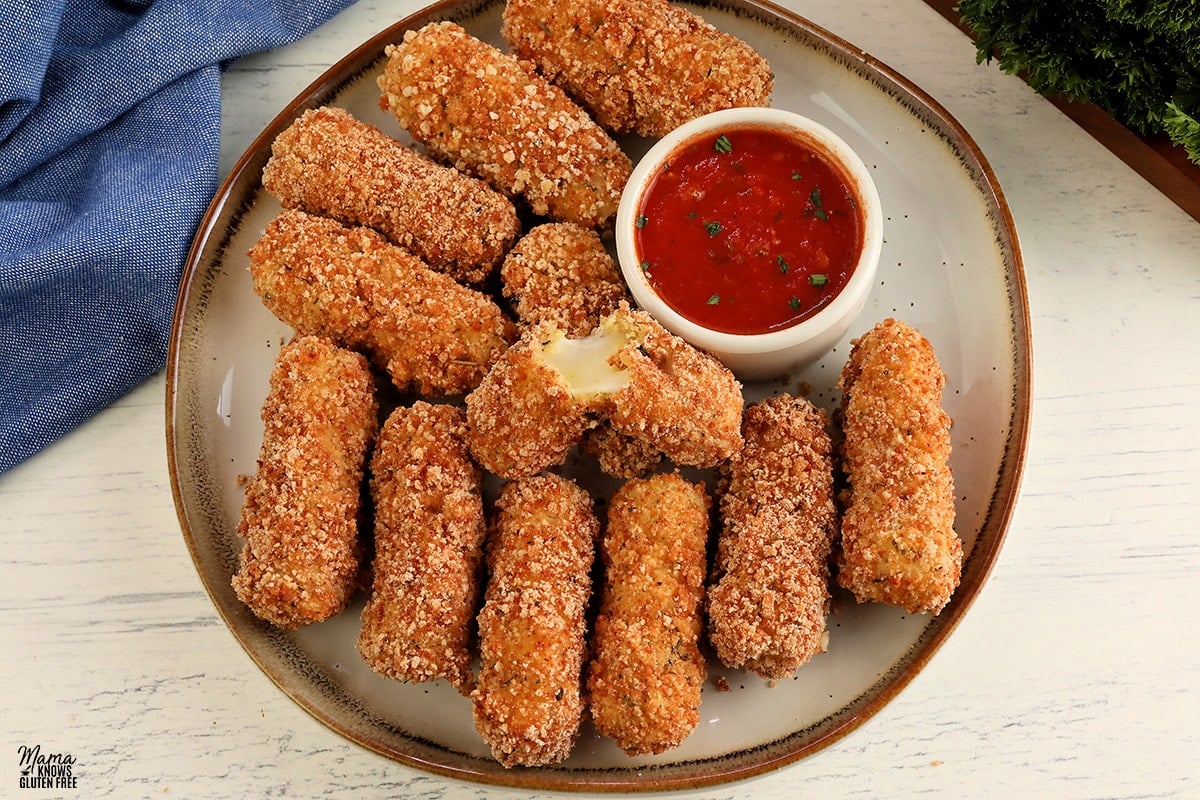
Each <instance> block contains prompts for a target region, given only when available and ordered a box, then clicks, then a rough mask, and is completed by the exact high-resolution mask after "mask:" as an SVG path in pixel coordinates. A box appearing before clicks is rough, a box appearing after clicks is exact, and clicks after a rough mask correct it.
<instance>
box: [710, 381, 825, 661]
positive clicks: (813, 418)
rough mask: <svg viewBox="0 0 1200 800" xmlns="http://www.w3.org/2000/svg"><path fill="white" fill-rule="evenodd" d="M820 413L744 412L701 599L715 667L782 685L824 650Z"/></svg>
mask: <svg viewBox="0 0 1200 800" xmlns="http://www.w3.org/2000/svg"><path fill="white" fill-rule="evenodd" d="M827 424H828V421H827V419H826V416H825V414H824V412H822V411H821V410H820V409H818V408H816V407H815V406H813V404H812V403H810V402H808V401H807V400H804V399H801V398H798V397H793V396H791V395H776V396H774V397H770V398H768V399H766V400H763V401H760V402H758V403H756V404H754V405H752V406H750V407H749V408H747V409H746V413H745V416H744V418H743V421H742V436H743V438H744V440H745V444H744V446H743V447H742V449H741V450H740V451H739V452H737V453H735V454H734V455H733V457H732V458H730V459H729V461H728V462H726V463H725V464H724V465H723V466H722V467H721V468H720V470H719V476H720V481H719V482H720V487H719V492H720V494H721V499H720V509H721V518H722V529H721V534H720V537H719V539H718V541H717V553H716V558H715V559H714V569H713V573H714V579H713V581H712V585H711V586H710V587H709V590H708V596H707V598H706V602H707V606H708V620H709V627H708V638H709V641H710V642H711V643H712V645H713V648H714V649H715V650H716V652H717V657H718V658H719V659H720V660H721V663H723V664H725V665H726V666H729V667H743V666H744V667H746V668H747V669H749V670H751V671H753V672H755V673H757V674H758V675H760V676H762V677H764V678H784V677H786V676H788V675H790V674H791V673H793V672H794V671H795V670H796V669H797V668H798V667H800V666H801V665H802V664H804V663H805V662H806V661H808V660H809V659H810V658H812V657H813V656H814V655H816V654H817V653H820V652H822V651H824V650H825V648H826V644H827V641H828V633H827V631H826V619H827V617H828V615H829V603H830V593H829V557H830V551H831V550H832V546H833V539H834V536H835V535H836V533H837V515H836V512H835V509H834V503H833V458H832V451H833V445H832V442H831V441H830V438H829V433H828V431H827Z"/></svg>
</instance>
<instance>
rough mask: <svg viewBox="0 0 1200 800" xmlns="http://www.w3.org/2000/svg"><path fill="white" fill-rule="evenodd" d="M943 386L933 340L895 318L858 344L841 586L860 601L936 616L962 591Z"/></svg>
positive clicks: (846, 374) (845, 377)
mask: <svg viewBox="0 0 1200 800" xmlns="http://www.w3.org/2000/svg"><path fill="white" fill-rule="evenodd" d="M945 382H946V376H945V374H944V373H943V372H942V369H941V367H940V366H939V365H938V362H937V358H936V356H935V354H934V351H933V347H932V346H931V345H930V343H929V341H928V340H927V339H925V337H923V336H922V335H921V334H920V333H919V332H917V331H916V330H915V329H913V328H912V327H910V326H909V325H907V324H906V323H904V322H900V321H898V320H895V319H887V320H884V321H882V322H880V323H879V324H877V325H876V326H875V327H874V328H873V329H872V330H870V331H868V332H867V333H866V334H864V335H862V336H860V337H859V338H858V339H856V340H855V341H854V344H853V347H852V349H851V351H850V357H849V359H848V360H847V362H846V365H845V368H844V369H843V370H842V374H841V377H840V379H839V383H838V385H839V388H841V390H842V393H843V395H842V406H841V409H840V414H841V423H842V430H843V432H844V434H845V442H844V444H843V462H844V470H845V473H846V480H847V483H848V487H847V489H846V500H845V510H844V512H843V516H842V543H841V554H840V556H839V558H838V560H837V566H838V583H839V584H841V585H842V586H843V587H844V588H846V589H849V590H850V591H851V592H853V593H854V595H855V597H856V598H857V599H858V600H859V601H860V602H863V601H868V600H873V601H877V602H882V603H889V604H892V605H897V606H900V607H901V608H904V609H905V610H907V611H909V612H911V613H930V614H937V613H939V612H940V611H941V610H942V608H944V607H945V605H946V603H948V602H949V601H950V597H951V595H952V594H953V593H954V590H955V589H956V588H957V586H958V581H959V578H960V575H961V571H962V558H963V549H962V541H961V540H960V539H959V538H958V536H957V534H955V532H954V478H953V475H952V474H951V471H950V463H949V459H950V425H951V420H950V417H949V415H948V414H947V413H946V412H945V410H944V409H943V408H942V405H941V401H942V389H943V387H944V386H945Z"/></svg>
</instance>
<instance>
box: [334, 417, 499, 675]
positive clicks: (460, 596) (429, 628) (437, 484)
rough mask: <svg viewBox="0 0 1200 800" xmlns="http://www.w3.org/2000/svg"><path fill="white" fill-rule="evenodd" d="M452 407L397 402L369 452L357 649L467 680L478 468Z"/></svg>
mask: <svg viewBox="0 0 1200 800" xmlns="http://www.w3.org/2000/svg"><path fill="white" fill-rule="evenodd" d="M465 427H466V422H465V419H464V416H463V412H462V410H461V409H460V408H458V407H456V406H451V405H441V404H439V405H431V404H429V403H425V402H421V401H418V402H416V403H414V404H413V405H412V406H411V407H404V406H401V407H398V408H397V409H396V410H395V411H393V412H392V413H391V415H389V417H388V419H387V422H385V423H384V426H383V429H382V430H381V431H380V433H379V440H378V442H377V444H376V447H375V454H374V456H373V457H372V459H371V475H372V477H371V497H372V500H373V501H374V504H375V561H374V577H373V579H372V588H371V595H370V597H369V599H368V600H367V604H366V606H365V607H364V608H363V612H362V630H361V632H360V634H359V637H358V651H359V653H360V654H361V655H362V657H363V660H364V661H366V663H367V664H368V665H369V666H370V667H371V669H373V670H375V671H376V672H378V673H380V674H381V675H386V676H388V677H390V678H394V679H396V680H399V681H404V682H408V683H420V682H423V681H430V680H435V679H437V678H444V679H445V680H446V681H448V682H449V683H450V684H451V685H452V686H454V687H455V688H456V689H458V690H459V692H461V693H462V694H464V695H465V694H468V693H469V692H470V691H471V688H472V675H471V660H472V652H471V649H470V648H471V645H472V644H473V623H474V618H475V612H476V610H477V609H478V604H477V601H478V597H479V592H480V588H479V587H480V581H481V578H482V575H481V564H482V561H483V540H484V534H485V526H484V518H483V497H482V490H481V480H482V475H481V473H480V471H479V468H478V467H477V466H476V465H475V463H474V462H473V461H471V458H470V456H469V455H468V453H467V448H466V445H464V444H463V433H464V431H465Z"/></svg>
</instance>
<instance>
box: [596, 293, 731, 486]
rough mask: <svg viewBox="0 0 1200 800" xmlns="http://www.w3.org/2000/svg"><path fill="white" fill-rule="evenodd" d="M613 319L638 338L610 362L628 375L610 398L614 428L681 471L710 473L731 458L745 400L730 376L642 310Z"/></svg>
mask: <svg viewBox="0 0 1200 800" xmlns="http://www.w3.org/2000/svg"><path fill="white" fill-rule="evenodd" d="M616 315H617V320H618V324H620V325H622V326H626V327H629V328H633V329H636V331H637V332H636V333H633V334H631V335H630V338H631V343H630V345H629V346H627V347H625V348H624V349H623V350H622V351H621V352H620V353H618V354H617V356H615V358H614V359H613V360H614V361H615V362H617V364H618V365H619V366H621V367H623V368H624V369H627V370H628V371H629V381H628V383H627V384H626V385H625V387H624V388H623V389H620V390H619V391H617V392H615V393H613V395H612V396H611V398H610V404H611V408H612V410H611V412H610V413H609V420H610V422H611V423H612V426H613V428H615V429H616V430H617V431H618V432H620V433H623V434H626V435H628V436H633V437H635V438H638V439H642V440H644V441H646V442H648V443H649V444H650V445H652V446H653V447H655V448H657V449H659V450H661V451H662V452H663V453H664V454H666V456H667V457H668V458H670V459H671V460H672V461H674V462H675V463H676V464H678V465H680V466H689V467H702V468H708V467H713V466H716V465H717V464H719V463H720V462H721V461H724V460H725V459H726V458H728V457H729V456H731V455H732V454H733V453H735V452H737V451H738V449H739V448H740V447H741V446H742V433H741V421H742V407H743V404H744V402H745V401H744V399H743V397H742V387H741V384H740V383H738V381H737V379H736V378H734V376H733V373H732V372H730V371H729V369H728V368H727V367H726V366H725V365H724V364H722V363H721V362H720V361H718V360H717V359H716V358H714V357H713V356H711V355H709V354H708V353H705V352H702V351H700V350H697V349H696V348H695V347H692V345H690V344H688V343H687V342H685V341H684V340H683V339H681V338H679V337H678V336H675V335H674V334H672V333H670V332H669V331H668V330H667V329H666V328H664V327H663V326H662V325H660V324H659V323H658V322H656V321H655V320H654V319H653V318H651V317H650V316H649V315H648V314H646V313H645V312H643V311H639V310H635V309H634V310H631V309H629V308H628V307H623V308H622V309H620V310H618V311H617V312H616Z"/></svg>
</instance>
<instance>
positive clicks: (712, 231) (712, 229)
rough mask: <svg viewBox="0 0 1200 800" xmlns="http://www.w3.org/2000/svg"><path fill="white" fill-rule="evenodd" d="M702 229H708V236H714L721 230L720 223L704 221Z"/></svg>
mask: <svg viewBox="0 0 1200 800" xmlns="http://www.w3.org/2000/svg"><path fill="white" fill-rule="evenodd" d="M704 230H706V231H708V235H709V236H716V235H717V234H718V233H720V232H721V223H719V222H706V223H704Z"/></svg>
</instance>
